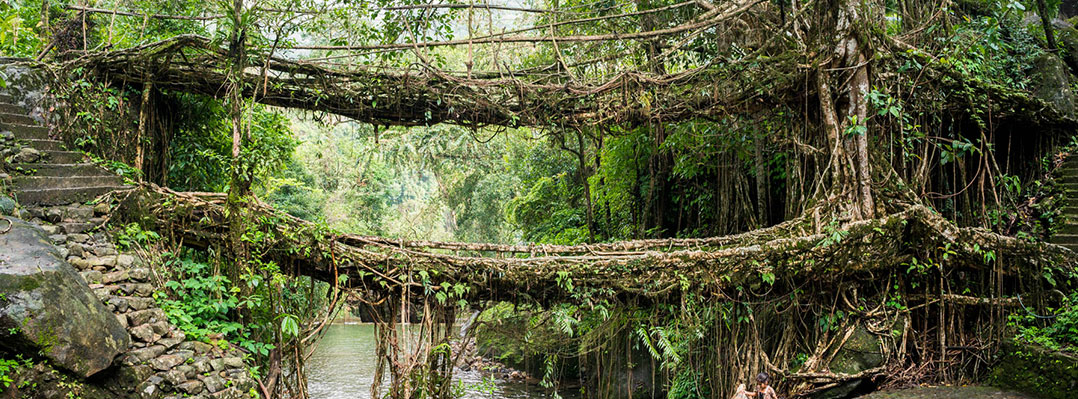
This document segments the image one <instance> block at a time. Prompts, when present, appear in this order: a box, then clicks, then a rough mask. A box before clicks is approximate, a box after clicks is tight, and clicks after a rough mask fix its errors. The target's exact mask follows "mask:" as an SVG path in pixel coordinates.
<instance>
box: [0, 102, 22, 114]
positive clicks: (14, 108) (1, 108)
mask: <svg viewBox="0 0 1078 399" xmlns="http://www.w3.org/2000/svg"><path fill="white" fill-rule="evenodd" d="M0 112H3V113H8V114H25V113H26V109H24V108H23V107H20V106H18V105H15V104H11V103H0Z"/></svg>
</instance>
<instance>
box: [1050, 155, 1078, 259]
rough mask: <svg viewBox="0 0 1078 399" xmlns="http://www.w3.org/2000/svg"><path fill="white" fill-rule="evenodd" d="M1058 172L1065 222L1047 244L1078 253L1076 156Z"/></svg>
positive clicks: (1077, 173)
mask: <svg viewBox="0 0 1078 399" xmlns="http://www.w3.org/2000/svg"><path fill="white" fill-rule="evenodd" d="M1060 171H1061V172H1060V178H1061V182H1062V183H1063V189H1064V192H1065V194H1066V204H1065V205H1064V207H1063V216H1064V217H1065V219H1066V220H1065V222H1064V224H1063V227H1062V228H1060V229H1059V231H1057V232H1056V233H1055V234H1054V235H1052V238H1051V239H1050V240H1049V242H1051V243H1053V244H1058V245H1061V246H1063V247H1065V248H1067V249H1069V250H1071V251H1076V252H1078V156H1073V157H1068V158H1067V160H1066V161H1064V162H1063V166H1062V167H1060Z"/></svg>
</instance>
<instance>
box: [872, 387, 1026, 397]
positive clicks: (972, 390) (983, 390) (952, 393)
mask: <svg viewBox="0 0 1078 399" xmlns="http://www.w3.org/2000/svg"><path fill="white" fill-rule="evenodd" d="M861 399H1034V397H1033V396H1030V395H1025V394H1021V393H1016V392H1008V391H1003V390H1000V389H999V388H992V387H924V388H912V389H902V390H897V391H888V392H876V393H871V394H868V395H865V396H862V397H861Z"/></svg>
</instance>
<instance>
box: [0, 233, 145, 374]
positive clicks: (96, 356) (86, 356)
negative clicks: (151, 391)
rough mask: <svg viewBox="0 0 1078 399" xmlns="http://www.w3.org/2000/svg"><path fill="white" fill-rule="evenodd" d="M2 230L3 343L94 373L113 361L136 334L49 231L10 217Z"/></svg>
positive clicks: (0, 316)
mask: <svg viewBox="0 0 1078 399" xmlns="http://www.w3.org/2000/svg"><path fill="white" fill-rule="evenodd" d="M9 220H11V222H12V226H11V230H10V231H8V232H7V233H5V234H0V348H2V349H6V350H9V351H14V352H21V353H41V354H43V355H45V357H47V358H48V359H49V360H51V361H52V362H53V363H54V364H55V365H57V366H59V367H63V368H65V369H67V370H69V371H71V372H74V373H75V374H78V375H80V376H83V377H89V376H91V375H94V374H96V373H97V372H99V371H101V370H104V369H106V368H108V367H109V366H110V365H112V362H113V359H115V358H116V356H117V355H119V354H120V353H121V352H123V351H124V350H126V349H127V346H128V344H129V343H130V337H129V336H128V334H127V331H126V330H124V328H123V326H121V325H120V323H119V321H117V320H116V316H115V315H113V314H112V313H111V312H109V311H108V309H106V308H105V306H104V305H102V303H101V301H100V300H98V298H97V296H95V295H94V293H93V291H91V290H90V288H89V287H88V286H87V285H86V283H85V281H83V279H82V277H81V276H79V274H78V272H76V271H75V269H74V268H72V267H71V265H70V264H68V263H67V262H66V261H64V260H63V259H62V258H60V254H59V252H58V251H57V249H56V247H55V246H53V245H52V244H51V243H50V242H49V239H48V237H47V236H46V235H45V232H44V231H43V230H41V229H40V228H38V227H36V226H33V225H31V224H28V223H26V222H24V221H22V220H19V219H14V218H9Z"/></svg>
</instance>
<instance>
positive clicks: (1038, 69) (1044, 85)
mask: <svg viewBox="0 0 1078 399" xmlns="http://www.w3.org/2000/svg"><path fill="white" fill-rule="evenodd" d="M1030 80H1031V81H1032V89H1033V95H1035V96H1037V98H1040V99H1041V100H1044V101H1045V102H1047V103H1049V104H1051V105H1052V106H1053V107H1054V108H1055V109H1056V110H1057V111H1059V112H1061V113H1063V114H1065V115H1067V116H1071V117H1074V116H1075V104H1076V103H1078V101H1076V100H1075V96H1074V92H1073V91H1072V90H1071V83H1072V77H1071V72H1070V69H1068V68H1067V65H1066V64H1064V63H1063V60H1061V59H1059V57H1057V56H1055V55H1054V54H1051V53H1042V54H1040V55H1038V56H1037V58H1034V59H1033V73H1032V74H1031V75H1030Z"/></svg>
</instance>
